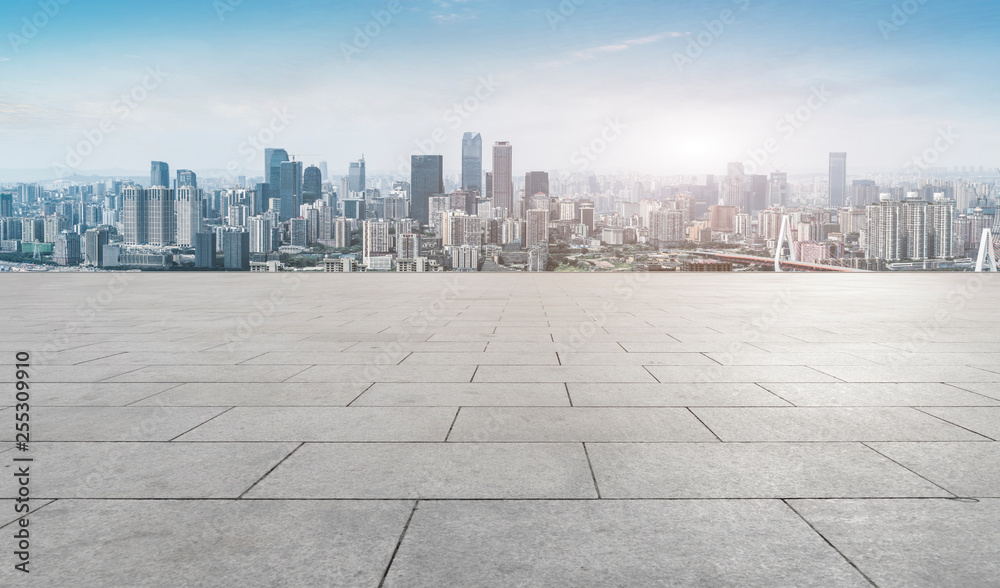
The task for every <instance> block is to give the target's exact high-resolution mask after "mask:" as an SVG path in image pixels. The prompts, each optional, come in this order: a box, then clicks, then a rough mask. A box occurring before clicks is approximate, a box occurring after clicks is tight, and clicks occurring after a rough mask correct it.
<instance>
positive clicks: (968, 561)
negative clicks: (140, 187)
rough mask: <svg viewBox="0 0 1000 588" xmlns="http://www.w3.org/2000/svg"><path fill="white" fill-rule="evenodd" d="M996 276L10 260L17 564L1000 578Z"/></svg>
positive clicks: (190, 579)
mask: <svg viewBox="0 0 1000 588" xmlns="http://www.w3.org/2000/svg"><path fill="white" fill-rule="evenodd" d="M992 278H993V276H992V275H983V274H967V273H966V274H962V273H955V274H909V275H899V274H895V275H884V274H850V275H847V274H838V275H832V274H830V275H827V274H742V275H733V274H726V275H712V274H663V275H660V274H590V275H579V274H565V275H564V274H495V275H484V274H471V275H469V274H467V275H458V274H424V275H394V274H385V275H350V274H343V275H339V274H338V275H334V274H323V275H317V274H311V275H302V274H281V275H268V274H255V275H248V274H155V273H146V274H76V275H68V274H19V275H13V274H7V275H4V276H2V277H0V285H2V292H3V293H4V302H3V305H4V310H5V315H4V319H3V327H2V329H0V364H3V365H4V366H5V369H4V370H3V371H2V376H0V388H2V389H3V390H4V392H3V393H2V396H0V398H2V399H3V400H0V422H2V423H4V424H3V428H2V429H0V439H2V440H3V441H5V442H6V443H5V446H4V447H2V448H0V452H2V453H0V464H2V466H3V468H4V470H5V471H6V472H7V473H6V474H4V475H2V476H0V492H2V495H3V496H5V497H7V498H11V497H13V496H15V495H16V494H17V492H18V489H17V488H18V487H17V485H16V484H17V482H16V478H15V476H14V475H13V472H14V471H15V462H14V461H13V458H15V457H31V458H32V459H33V460H34V461H32V462H30V471H31V475H30V496H31V502H30V504H31V505H32V508H33V512H32V514H31V515H30V517H29V520H30V525H29V529H30V533H31V548H30V556H31V560H30V561H31V574H30V576H29V575H25V574H23V573H21V572H18V571H16V570H14V568H13V566H14V563H16V561H15V557H14V555H13V551H14V549H15V548H14V540H13V539H12V537H13V532H14V530H15V528H16V525H17V524H18V523H17V522H14V521H13V519H14V518H15V517H16V516H17V515H16V514H15V511H14V508H13V507H12V505H13V501H9V500H8V501H7V502H8V507H7V509H6V510H4V511H3V514H2V515H0V524H6V525H7V526H5V527H4V529H3V531H2V532H0V535H2V536H3V537H4V539H2V540H0V553H2V554H3V555H0V560H2V562H0V563H2V565H0V585H4V586H22V585H23V586H45V587H47V588H53V587H60V586H67V587H70V586H72V587H89V586H94V587H102V588H103V587H113V586H136V585H143V586H164V587H167V586H169V587H176V586H223V585H225V586H268V587H269V586H345V587H351V588H354V587H371V588H376V587H379V586H386V587H414V586H417V587H423V586H426V587H443V586H461V587H470V586H478V587H484V586H498V587H499V586H666V585H670V586H693V585H700V586H739V587H753V586H767V587H773V586H789V587H793V586H794V587H803V586H817V587H831V586H872V585H876V586H880V587H890V586H900V587H903V586H905V587H914V586H917V587H919V586H927V587H938V586H963V587H968V586H987V585H994V586H995V585H996V582H997V578H998V577H1000V443H998V442H997V440H998V439H1000V361H998V360H1000V314H997V309H998V307H1000V305H998V302H1000V289H998V288H997V286H998V282H996V281H994V280H992ZM19 351H27V352H30V353H31V361H30V363H31V368H30V370H29V374H30V382H31V389H30V393H31V400H30V402H29V404H30V425H31V439H30V444H29V450H28V451H26V452H23V451H17V450H16V449H14V445H13V441H14V426H13V425H14V422H15V419H14V413H15V412H16V410H15V408H14V407H13V403H14V400H13V399H14V398H15V392H16V391H15V385H14V383H13V382H14V381H15V369H14V366H13V364H15V363H17V359H16V353H17V352H19ZM3 407H5V408H3ZM4 415H7V416H4ZM21 463H24V462H17V465H20V464H21Z"/></svg>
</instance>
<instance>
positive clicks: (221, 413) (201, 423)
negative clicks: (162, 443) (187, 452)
mask: <svg viewBox="0 0 1000 588" xmlns="http://www.w3.org/2000/svg"><path fill="white" fill-rule="evenodd" d="M152 408H155V407H152ZM171 408H173V407H171ZM219 408H221V407H219ZM234 408H236V407H235V406H230V407H229V408H227V409H226V410H224V411H222V412H220V413H219V414H217V415H213V416H212V417H211V418H209V419H206V420H205V421H203V422H200V423H198V424H197V425H195V426H193V427H191V428H190V429H188V430H187V431H184V432H183V433H181V434H180V435H177V436H175V437H173V438H171V439H167V441H166V442H167V443H170V442H172V441H174V440H175V439H178V438H180V437H183V436H184V435H187V434H188V433H190V432H191V431H193V430H195V429H197V428H198V427H200V426H202V425H204V424H206V423H209V422H211V421H213V420H215V419H216V418H218V417H220V416H222V415H224V414H226V413H227V412H229V411H231V410H233V409H234Z"/></svg>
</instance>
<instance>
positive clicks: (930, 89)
mask: <svg viewBox="0 0 1000 588" xmlns="http://www.w3.org/2000/svg"><path fill="white" fill-rule="evenodd" d="M62 1H63V2H66V3H65V4H62V3H61V2H60V0H47V1H46V0H42V2H41V3H40V2H39V1H38V0H35V1H25V0H6V1H5V5H4V6H5V8H4V12H3V13H2V14H0V32H2V33H3V34H4V39H2V40H0V139H2V142H0V157H2V160H3V161H4V164H2V165H0V167H2V168H5V169H11V168H47V167H49V166H51V165H52V164H53V162H66V161H67V159H68V158H69V156H70V154H72V153H77V154H81V153H82V154H84V156H81V157H79V158H78V159H79V161H74V162H73V163H74V164H76V165H77V166H78V168H79V169H81V170H92V169H108V168H125V169H145V168H146V167H148V162H149V160H151V159H161V160H164V161H168V162H170V163H171V165H172V166H173V167H175V168H182V167H186V168H193V169H221V168H224V167H226V166H227V165H236V166H238V167H239V168H241V169H246V171H248V172H250V173H251V174H260V173H262V172H260V171H259V168H262V160H263V154H262V153H260V154H259V155H258V154H255V153H250V151H248V148H247V146H246V141H247V139H248V137H251V136H255V137H257V138H258V139H261V138H267V139H270V142H269V143H267V144H266V145H264V146H272V147H284V148H286V149H288V150H289V151H290V152H291V153H299V154H300V155H301V158H302V159H303V160H305V161H307V162H313V161H319V160H321V159H325V160H326V161H328V162H329V163H330V167H331V172H332V173H342V171H343V170H341V168H343V169H344V170H346V167H347V162H348V161H349V160H351V159H356V158H357V157H359V156H360V155H361V154H362V153H364V154H365V156H366V159H367V161H368V165H369V168H370V169H374V170H396V169H398V168H399V164H400V162H401V161H403V160H405V159H406V158H407V157H408V155H409V154H410V153H411V152H414V151H415V150H417V149H418V145H423V146H424V148H428V149H430V150H431V151H432V152H434V153H440V154H443V155H444V156H445V166H446V167H447V168H451V169H457V167H458V159H459V153H460V141H461V136H462V133H463V132H464V131H478V132H481V133H482V134H483V138H484V143H486V144H487V145H489V144H492V142H494V141H497V140H508V141H510V142H511V143H512V144H513V145H514V149H515V151H514V157H515V162H514V163H515V168H516V169H517V170H519V171H524V170H527V169H545V170H549V169H566V170H575V169H577V168H579V169H584V166H583V165H580V162H581V161H585V162H586V166H585V167H586V169H593V170H598V171H601V170H604V171H613V170H637V171H649V172H656V173H691V174H695V173H723V172H724V170H725V162H726V161H730V160H732V161H736V160H748V159H750V158H751V153H753V152H757V153H760V150H761V149H763V148H764V147H765V145H766V146H767V147H768V148H770V149H771V150H772V151H773V153H770V154H768V156H767V158H766V161H764V162H763V163H762V165H761V166H760V167H761V170H762V172H763V171H771V170H772V169H774V168H779V167H780V168H782V169H786V170H788V171H791V172H793V173H794V172H814V171H817V172H818V171H822V170H823V169H825V166H826V154H827V153H828V152H829V151H847V152H848V153H849V160H848V161H849V168H850V170H851V171H852V172H861V171H863V170H868V169H885V170H895V169H900V168H902V167H903V165H904V164H905V163H906V162H907V161H909V160H911V159H912V158H913V157H914V156H918V155H921V154H923V153H924V152H925V150H926V149H929V148H931V147H932V146H933V144H934V140H935V137H936V136H938V134H939V132H941V131H942V130H944V131H946V132H950V133H951V135H953V136H957V139H956V140H954V141H953V142H952V143H951V144H949V145H948V148H947V149H946V150H943V151H941V150H939V151H938V152H937V153H936V154H934V159H935V164H936V165H941V166H949V167H951V166H954V165H976V166H978V165H983V166H988V167H997V166H1000V116H998V114H997V108H996V104H997V102H998V94H1000V92H998V90H1000V78H998V72H997V66H996V64H997V63H998V62H1000V60H998V57H1000V42H998V40H1000V37H998V33H1000V17H998V16H997V13H998V11H997V10H996V5H995V3H993V2H972V1H955V0H949V1H947V2H946V1H945V0H925V1H924V2H923V3H921V2H920V0H908V2H907V3H902V2H898V1H896V2H891V1H890V2H878V1H867V2H860V1H841V2H828V1H824V2H792V1H764V0H737V1H735V2H734V1H732V0H722V1H709V2H669V1H666V2H646V1H626V2H621V1H619V2H607V1H601V0H575V1H574V0H563V1H562V2H560V0H549V1H546V0H542V1H537V2H524V1H510V2H496V1H490V0H462V1H456V0H449V1H440V0H409V1H407V0H399V2H398V9H396V8H395V6H396V4H394V3H392V2H390V1H389V0H379V1H375V2H367V1H362V2H337V1H332V0H327V1H324V0H294V1H291V2H287V1H286V2H280V3H278V2H273V1H272V2H264V1H262V0H243V1H242V2H240V1H239V0H218V1H213V0H176V1H171V2H155V3H153V2H136V1H135V0H132V1H118V0H115V1H105V2H94V1H87V0H62ZM47 2H48V3H50V4H51V5H53V6H54V5H57V6H58V11H57V12H55V9H54V8H52V7H51V6H50V12H55V13H54V14H53V15H52V16H51V17H49V16H48V15H45V16H44V17H41V16H38V15H39V14H43V15H44V13H43V12H42V10H43V8H42V6H43V5H46V4H47ZM577 3H578V4H577ZM894 6H895V7H899V10H900V11H902V10H903V9H904V8H905V9H907V11H908V12H909V14H906V13H905V12H897V14H896V20H895V23H896V24H894V25H893V27H895V28H886V27H885V25H883V26H882V28H881V29H880V25H879V22H880V21H883V22H885V23H890V24H891V23H892V22H893V20H892V19H893V12H894ZM220 7H222V8H221V9H220ZM569 7H572V9H570V8H569ZM389 8H394V10H393V11H394V12H396V14H393V15H392V16H391V20H390V21H389V22H388V24H385V25H379V27H376V26H375V24H373V22H372V21H374V17H373V15H372V13H373V11H374V12H376V13H377V12H379V11H385V13H384V14H389V11H388V9H389ZM723 11H730V12H731V13H732V17H729V16H728V15H727V14H725V13H724V12H723ZM220 13H221V17H220ZM384 14H383V16H384ZM724 16H725V17H726V18H725V19H724V20H727V21H729V22H728V24H727V23H722V26H721V27H719V26H718V22H721V21H722V20H723V17H724ZM23 19H28V20H29V21H30V20H32V19H35V20H36V22H44V21H46V20H47V21H48V22H44V26H41V27H38V30H37V31H36V32H34V34H31V33H32V31H31V29H30V28H29V29H24V20H23ZM713 21H718V22H716V24H715V26H714V29H715V30H714V32H713V31H711V30H709V28H711V24H709V25H706V22H708V23H712V22H713ZM366 25H367V26H368V28H369V31H373V30H375V29H376V28H381V30H380V31H379V32H378V34H377V35H375V36H374V38H373V39H371V40H370V42H369V43H367V44H365V43H364V39H361V41H362V43H361V44H362V45H365V46H364V47H358V46H355V47H354V49H352V50H350V51H349V53H351V55H350V59H349V60H348V59H347V58H346V57H345V54H344V53H345V51H344V47H345V44H346V45H347V46H351V45H353V44H354V43H355V39H356V27H359V28H361V29H364V28H365V27H366ZM25 32H27V33H29V34H30V38H29V35H26V34H25ZM12 35H13V36H12ZM699 41H700V44H699ZM692 47H694V48H697V49H700V50H701V51H700V54H697V51H692V53H691V54H690V55H697V57H693V58H690V61H686V60H685V59H682V60H681V61H682V63H681V67H679V66H678V56H679V55H688V54H686V53H685V52H686V51H688V50H689V49H690V48H692ZM149 68H153V69H154V70H157V71H160V72H162V74H161V75H162V76H165V77H162V79H161V80H158V81H156V82H155V84H150V83H149V80H148V79H147V80H146V81H147V84H149V85H151V86H152V85H155V87H152V89H149V90H148V91H144V90H139V91H138V93H137V94H136V95H138V96H140V97H142V98H143V99H142V100H141V102H133V105H132V106H128V108H127V111H128V117H127V118H125V119H124V120H123V119H121V118H120V116H121V114H122V112H123V110H122V104H123V102H121V97H122V95H123V94H130V93H133V91H134V90H135V89H136V88H137V85H139V84H141V83H142V81H143V79H144V78H146V77H147V75H148V74H147V73H145V72H147V71H149ZM482 80H487V84H486V85H487V86H495V89H493V90H492V91H487V90H484V89H483V88H482V87H481V86H482V84H483V82H482ZM816 88H822V91H823V94H824V95H827V96H828V98H827V99H826V101H824V102H822V103H818V102H817V101H816V100H815V99H813V100H812V106H809V104H810V103H809V102H808V101H807V99H808V98H809V96H810V95H812V94H813V93H814V92H813V91H814V89H816ZM477 90H478V92H479V98H475V97H474V96H475V95H476V92H477ZM463 101H468V102H467V103H468V104H469V105H471V106H473V107H474V108H473V109H472V111H471V112H467V113H466V114H467V118H463V119H462V123H461V124H453V122H452V121H453V120H455V119H454V117H455V112H456V111H455V110H454V106H455V105H456V104H461V103H462V102H463ZM817 104H820V107H819V108H818V109H817V108H815V106H816V105H817ZM803 108H806V109H807V110H802V109H803ZM276 109H277V110H278V111H284V112H287V113H288V115H289V116H290V117H291V118H290V120H289V122H288V124H287V125H286V126H284V127H283V128H282V129H281V130H280V131H279V132H277V133H276V134H275V136H274V137H271V135H270V133H269V131H263V129H265V128H267V127H268V125H269V124H270V123H272V120H273V119H274V116H275V115H274V112H275V110H276ZM796 111H799V112H800V113H804V114H806V115H808V116H807V118H808V121H804V122H802V123H801V125H798V126H799V127H800V128H796V129H795V131H794V133H792V134H791V136H787V135H788V134H787V133H785V132H781V131H779V130H778V127H777V126H776V123H777V121H778V120H779V119H781V118H783V117H786V116H787V115H788V114H793V115H794V113H795V112H796ZM459 116H461V115H459ZM609 120H610V121H612V122H615V121H617V123H616V125H615V126H620V127H622V129H623V130H622V131H621V132H620V133H618V134H616V135H614V140H613V141H611V142H609V143H608V145H607V147H606V149H605V148H603V147H602V148H601V149H600V150H601V153H599V154H593V157H584V158H583V159H582V160H581V158H580V153H581V147H584V146H587V145H590V144H594V145H598V146H600V143H601V140H600V137H602V135H604V136H609V135H608V134H607V133H606V127H608V124H609V123H608V121H609ZM102 121H105V123H109V122H110V123H111V125H112V127H113V128H112V130H111V131H110V132H107V133H103V134H100V133H98V134H95V129H100V126H101V122H102ZM105 128H109V127H108V126H107V124H106V125H105ZM948 129H950V131H948ZM262 131H263V133H262ZM88 136H89V137H91V138H92V139H87V138H86V137H88ZM95 137H99V138H100V140H99V141H97V140H93V138H95ZM769 140H773V142H769ZM81 141H90V142H91V143H92V145H91V146H90V147H92V148H88V147H87V146H86V145H84V146H82V148H81ZM595 141H596V143H594V142H595ZM97 143H99V144H97ZM251 151H252V149H251ZM231 162H235V163H231ZM486 167H487V168H489V165H488V164H487V166H486Z"/></svg>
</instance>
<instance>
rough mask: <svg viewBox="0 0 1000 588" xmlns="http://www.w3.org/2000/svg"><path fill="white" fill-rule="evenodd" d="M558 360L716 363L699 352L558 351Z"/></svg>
mask: <svg viewBox="0 0 1000 588" xmlns="http://www.w3.org/2000/svg"><path fill="white" fill-rule="evenodd" d="M559 361H560V362H561V364H562V365H568V366H592V365H598V366H617V365H626V366H627V365H671V366H673V365H685V366H688V365H706V366H707V365H716V363H715V362H714V361H712V360H711V359H709V358H708V357H706V356H704V355H702V354H701V353H625V354H618V353H615V354H609V353H560V354H559Z"/></svg>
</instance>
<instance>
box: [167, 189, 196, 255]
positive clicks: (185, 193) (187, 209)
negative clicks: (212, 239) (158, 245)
mask: <svg viewBox="0 0 1000 588" xmlns="http://www.w3.org/2000/svg"><path fill="white" fill-rule="evenodd" d="M202 200H203V195H202V191H201V190H199V189H198V188H196V187H194V186H190V185H189V186H184V187H183V188H178V189H177V198H176V199H175V200H174V214H175V215H176V217H177V239H176V242H177V244H178V245H180V246H181V247H194V246H195V235H197V234H198V233H200V232H201V222H202V215H201V211H202Z"/></svg>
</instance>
